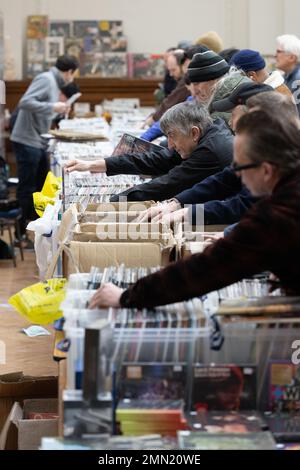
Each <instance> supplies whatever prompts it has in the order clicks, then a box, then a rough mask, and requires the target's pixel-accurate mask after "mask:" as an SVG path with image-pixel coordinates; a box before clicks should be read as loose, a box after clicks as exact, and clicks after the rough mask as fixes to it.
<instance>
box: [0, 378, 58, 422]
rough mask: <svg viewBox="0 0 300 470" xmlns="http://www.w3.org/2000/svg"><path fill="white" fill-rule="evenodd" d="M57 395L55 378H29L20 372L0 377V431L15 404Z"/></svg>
mask: <svg viewBox="0 0 300 470" xmlns="http://www.w3.org/2000/svg"><path fill="white" fill-rule="evenodd" d="M57 393H58V385H57V377H29V376H25V375H23V373H22V372H16V373H13V374H5V375H1V376H0V430H1V429H2V426H3V425H4V423H5V420H6V419H7V416H8V415H9V413H10V410H11V408H12V406H13V404H14V403H15V402H21V403H23V400H25V399H28V398H42V397H52V398H56V397H57Z"/></svg>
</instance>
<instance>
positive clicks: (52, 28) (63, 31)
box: [49, 20, 73, 38]
mask: <svg viewBox="0 0 300 470" xmlns="http://www.w3.org/2000/svg"><path fill="white" fill-rule="evenodd" d="M49 36H62V37H64V38H70V37H72V36H73V32H72V21H51V20H50V22H49Z"/></svg>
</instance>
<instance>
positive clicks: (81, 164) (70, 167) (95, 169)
mask: <svg viewBox="0 0 300 470" xmlns="http://www.w3.org/2000/svg"><path fill="white" fill-rule="evenodd" d="M64 169H65V171H66V172H67V173H72V171H90V172H91V173H105V172H106V169H107V168H106V163H105V160H104V159H103V160H96V161H92V162H88V161H85V160H70V161H69V162H67V163H66V164H65V166H64Z"/></svg>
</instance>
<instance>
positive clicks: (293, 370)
mask: <svg viewBox="0 0 300 470" xmlns="http://www.w3.org/2000/svg"><path fill="white" fill-rule="evenodd" d="M269 394H270V395H269V396H270V409H271V410H272V411H293V410H297V411H299V410H300V365H298V366H297V365H294V364H292V363H291V362H288V361H272V362H271V363H270V368H269Z"/></svg>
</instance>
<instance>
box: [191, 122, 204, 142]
mask: <svg viewBox="0 0 300 470" xmlns="http://www.w3.org/2000/svg"><path fill="white" fill-rule="evenodd" d="M201 135H202V133H201V130H200V129H199V127H197V126H193V127H192V137H193V141H194V142H198V140H199V139H200V137H201Z"/></svg>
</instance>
